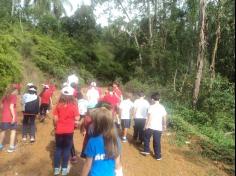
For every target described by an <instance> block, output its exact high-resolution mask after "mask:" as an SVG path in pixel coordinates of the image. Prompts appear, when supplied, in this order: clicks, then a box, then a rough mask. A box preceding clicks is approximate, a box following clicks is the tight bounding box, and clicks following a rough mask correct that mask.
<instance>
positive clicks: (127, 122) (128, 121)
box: [121, 119, 131, 128]
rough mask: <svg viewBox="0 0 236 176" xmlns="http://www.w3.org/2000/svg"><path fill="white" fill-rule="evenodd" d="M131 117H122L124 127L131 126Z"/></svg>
mask: <svg viewBox="0 0 236 176" xmlns="http://www.w3.org/2000/svg"><path fill="white" fill-rule="evenodd" d="M130 122H131V120H130V119H121V127H122V128H130Z"/></svg>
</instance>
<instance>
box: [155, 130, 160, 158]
mask: <svg viewBox="0 0 236 176" xmlns="http://www.w3.org/2000/svg"><path fill="white" fill-rule="evenodd" d="M153 149H154V153H155V157H156V159H160V158H161V131H157V130H154V131H153Z"/></svg>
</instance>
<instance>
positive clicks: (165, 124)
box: [163, 115, 167, 131]
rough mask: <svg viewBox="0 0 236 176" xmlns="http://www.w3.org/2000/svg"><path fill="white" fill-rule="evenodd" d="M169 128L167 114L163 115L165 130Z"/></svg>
mask: <svg viewBox="0 0 236 176" xmlns="http://www.w3.org/2000/svg"><path fill="white" fill-rule="evenodd" d="M166 128H167V115H165V116H163V131H166Z"/></svg>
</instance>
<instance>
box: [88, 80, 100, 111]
mask: <svg viewBox="0 0 236 176" xmlns="http://www.w3.org/2000/svg"><path fill="white" fill-rule="evenodd" d="M86 96H87V100H88V107H89V108H94V107H95V106H96V105H97V103H98V100H99V92H98V90H97V88H96V82H91V84H90V88H89V89H88V91H87V94H86Z"/></svg>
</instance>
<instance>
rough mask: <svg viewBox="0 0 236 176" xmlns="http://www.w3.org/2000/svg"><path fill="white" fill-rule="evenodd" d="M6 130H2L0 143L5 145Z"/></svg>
mask: <svg viewBox="0 0 236 176" xmlns="http://www.w3.org/2000/svg"><path fill="white" fill-rule="evenodd" d="M5 135H6V131H5V130H3V131H1V132H0V145H3V141H4V139H5Z"/></svg>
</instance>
